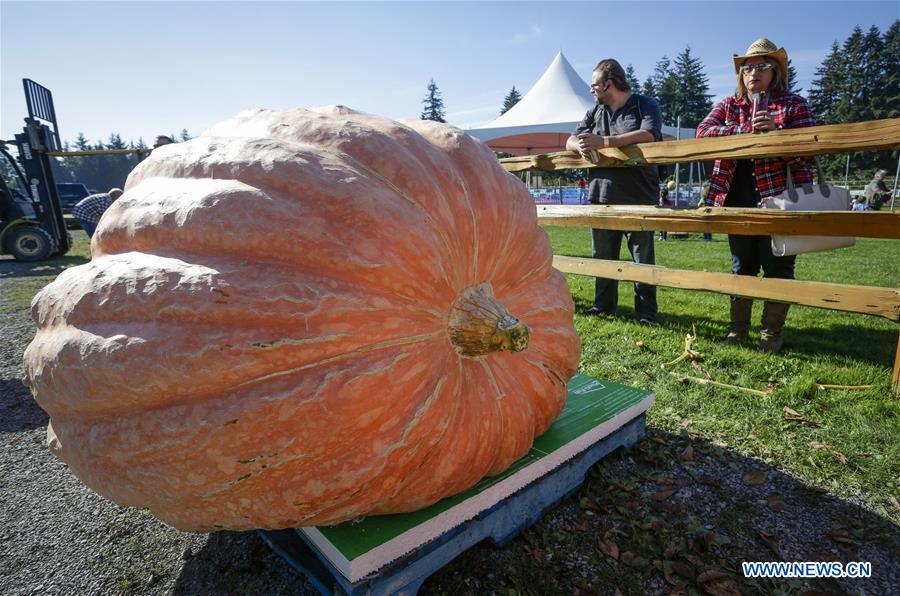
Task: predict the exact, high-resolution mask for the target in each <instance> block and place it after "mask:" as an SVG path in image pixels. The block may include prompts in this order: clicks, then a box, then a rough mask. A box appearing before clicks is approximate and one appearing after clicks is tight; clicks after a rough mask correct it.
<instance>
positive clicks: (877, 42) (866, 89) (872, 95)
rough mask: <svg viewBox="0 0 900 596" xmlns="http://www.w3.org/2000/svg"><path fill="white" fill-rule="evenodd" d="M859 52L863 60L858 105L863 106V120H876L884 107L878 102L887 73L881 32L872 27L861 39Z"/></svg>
mask: <svg viewBox="0 0 900 596" xmlns="http://www.w3.org/2000/svg"><path fill="white" fill-rule="evenodd" d="M860 50H861V51H860V54H861V55H862V59H863V69H862V88H861V89H860V103H861V104H863V105H864V106H865V110H864V111H863V114H864V116H865V118H864V119H865V120H877V119H878V118H880V117H881V116H880V115H879V114H881V113H882V108H883V107H884V106H881V105H879V103H880V101H879V100H880V99H881V86H882V84H883V83H884V79H885V76H886V75H887V73H886V72H884V41H882V39H881V32H880V31H879V30H878V28H877V27H875V26H874V25H873V26H872V27H870V28H869V31H868V32H867V33H866V35H865V37H863V40H862V47H861V48H860Z"/></svg>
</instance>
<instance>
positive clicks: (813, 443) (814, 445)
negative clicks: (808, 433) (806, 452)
mask: <svg viewBox="0 0 900 596" xmlns="http://www.w3.org/2000/svg"><path fill="white" fill-rule="evenodd" d="M809 446H810V447H812V448H813V449H824V448H825V447H827V445H825V443H820V442H818V441H810V442H809Z"/></svg>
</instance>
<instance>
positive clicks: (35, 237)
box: [5, 226, 56, 261]
mask: <svg viewBox="0 0 900 596" xmlns="http://www.w3.org/2000/svg"><path fill="white" fill-rule="evenodd" d="M5 241H6V242H5V244H6V252H8V253H9V254H11V255H12V256H13V257H15V258H16V260H18V261H42V260H44V259H46V258H48V257H49V256H50V255H52V254H53V251H54V250H55V248H56V247H55V246H54V245H55V244H56V243H55V242H53V237H52V236H51V235H50V234H49V233H48V232H47V230H45V229H43V228H39V227H37V226H16V227H15V228H13V229H12V230H10V231H9V232H7V236H6V238H5Z"/></svg>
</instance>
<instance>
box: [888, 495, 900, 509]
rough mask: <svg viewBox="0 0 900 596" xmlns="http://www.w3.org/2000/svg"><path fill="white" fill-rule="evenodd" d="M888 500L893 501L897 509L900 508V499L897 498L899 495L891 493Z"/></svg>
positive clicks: (892, 503)
mask: <svg viewBox="0 0 900 596" xmlns="http://www.w3.org/2000/svg"><path fill="white" fill-rule="evenodd" d="M888 501H890V502H891V505H893V506H894V507H896V508H897V509H900V501H898V500H897V497H895V496H894V495H891V496H890V497H888Z"/></svg>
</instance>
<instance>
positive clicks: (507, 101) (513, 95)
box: [500, 85, 522, 116]
mask: <svg viewBox="0 0 900 596" xmlns="http://www.w3.org/2000/svg"><path fill="white" fill-rule="evenodd" d="M521 100H522V94H521V93H519V91H518V90H517V89H516V86H515V85H513V86H512V89H510V90H509V93H507V94H506V97H504V98H503V108H502V109H501V110H500V115H501V116H502V115H503V114H505V113H506V112H508V111H509V110H510V109H511V108H512V107H513V106H514V105H516V104H517V103H519V102H520V101H521Z"/></svg>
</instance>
